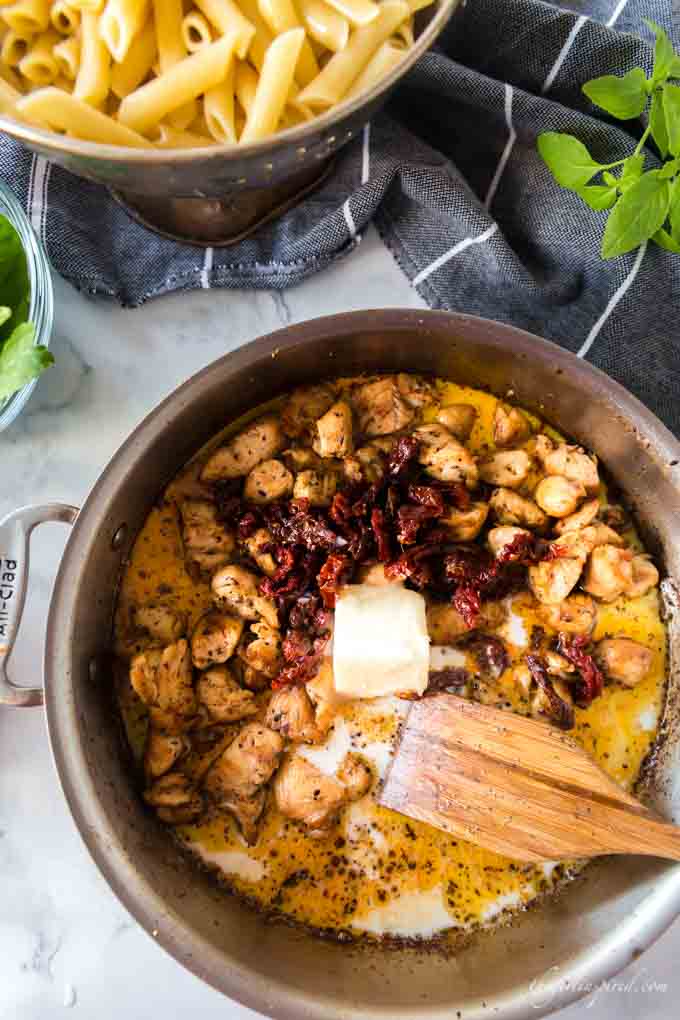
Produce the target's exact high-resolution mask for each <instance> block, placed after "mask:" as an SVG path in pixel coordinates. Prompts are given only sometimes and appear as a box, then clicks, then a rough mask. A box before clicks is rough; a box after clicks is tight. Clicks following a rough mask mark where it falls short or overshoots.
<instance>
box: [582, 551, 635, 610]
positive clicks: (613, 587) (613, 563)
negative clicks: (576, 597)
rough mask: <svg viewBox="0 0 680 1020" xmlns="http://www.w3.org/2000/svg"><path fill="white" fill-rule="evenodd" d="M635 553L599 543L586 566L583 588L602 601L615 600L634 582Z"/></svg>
mask: <svg viewBox="0 0 680 1020" xmlns="http://www.w3.org/2000/svg"><path fill="white" fill-rule="evenodd" d="M632 560H633V554H632V553H631V551H630V550H629V549H619V548H617V547H616V546H614V545H598V546H597V548H595V549H593V551H592V553H591V554H590V558H589V560H588V564H587V566H586V573H585V579H584V581H583V588H584V590H585V591H587V592H588V593H589V594H590V595H594V596H595V598H597V599H600V600H601V601H602V602H613V600H614V599H617V598H618V597H619V595H623V594H624V592H625V591H626V590H627V589H628V588H630V587H631V585H632V583H633V564H632Z"/></svg>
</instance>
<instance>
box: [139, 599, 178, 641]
mask: <svg viewBox="0 0 680 1020" xmlns="http://www.w3.org/2000/svg"><path fill="white" fill-rule="evenodd" d="M134 618H135V626H136V627H137V628H138V629H139V630H143V631H146V633H147V634H148V635H149V637H150V638H151V639H152V640H153V641H158V642H159V643H160V644H162V645H169V644H172V642H173V641H177V640H178V639H179V638H181V636H182V634H183V633H184V627H185V624H186V621H185V619H184V617H183V616H182V614H181V613H176V612H175V611H174V610H172V609H169V608H168V606H164V605H162V604H161V603H159V602H150V603H149V604H148V605H146V606H138V607H137V609H136V610H135V616H134Z"/></svg>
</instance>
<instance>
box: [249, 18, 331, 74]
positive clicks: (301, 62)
mask: <svg viewBox="0 0 680 1020" xmlns="http://www.w3.org/2000/svg"><path fill="white" fill-rule="evenodd" d="M258 7H259V8H260V14H261V15H262V17H263V18H264V20H265V21H266V22H267V24H268V25H269V28H270V29H271V31H272V32H273V33H274V35H280V34H281V33H283V32H289V31H290V30H291V29H293V28H302V22H301V21H300V18H299V15H298V13H297V11H296V10H295V6H294V4H293V0H258ZM318 73H319V64H318V62H317V59H316V57H315V56H314V53H313V51H312V48H311V46H310V45H309V40H308V39H305V38H303V40H302V47H301V49H300V56H299V58H298V63H297V67H296V68H295V77H296V80H297V81H298V82H299V84H300V85H303V86H304V85H308V84H309V82H310V81H314V79H315V78H316V76H317V75H318Z"/></svg>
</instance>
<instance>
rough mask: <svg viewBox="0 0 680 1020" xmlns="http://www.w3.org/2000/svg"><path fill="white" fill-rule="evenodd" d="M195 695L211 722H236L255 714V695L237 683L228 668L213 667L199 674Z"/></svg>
mask: <svg viewBox="0 0 680 1020" xmlns="http://www.w3.org/2000/svg"><path fill="white" fill-rule="evenodd" d="M196 695H197V697H198V702H199V705H201V706H202V707H203V708H204V709H205V710H206V713H207V715H208V718H209V720H210V721H212V722H216V723H231V722H238V721H239V720H240V719H247V718H248V716H251V715H255V714H256V712H257V702H256V701H255V695H254V694H253V693H252V691H246V690H244V689H243V688H242V687H241V686H240V684H238V683H237V681H236V679H235V678H234V676H233V674H232V673H231V671H230V670H229V667H228V666H213V668H212V669H208V670H206V671H205V673H201V675H200V677H199V678H198V682H197V684H196Z"/></svg>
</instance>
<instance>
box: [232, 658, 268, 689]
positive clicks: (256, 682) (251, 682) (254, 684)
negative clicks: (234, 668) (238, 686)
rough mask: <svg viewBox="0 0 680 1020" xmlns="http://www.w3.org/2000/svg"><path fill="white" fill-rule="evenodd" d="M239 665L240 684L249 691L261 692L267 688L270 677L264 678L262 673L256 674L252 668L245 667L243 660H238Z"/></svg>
mask: <svg viewBox="0 0 680 1020" xmlns="http://www.w3.org/2000/svg"><path fill="white" fill-rule="evenodd" d="M239 665H240V667H241V683H242V684H243V686H244V687H247V688H248V690H249V691H256V692H257V691H263V690H264V689H265V688H266V687H269V685H270V682H271V677H268V676H265V675H264V673H258V672H257V670H256V669H253V667H252V666H248V665H246V663H245V661H243V660H239Z"/></svg>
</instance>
